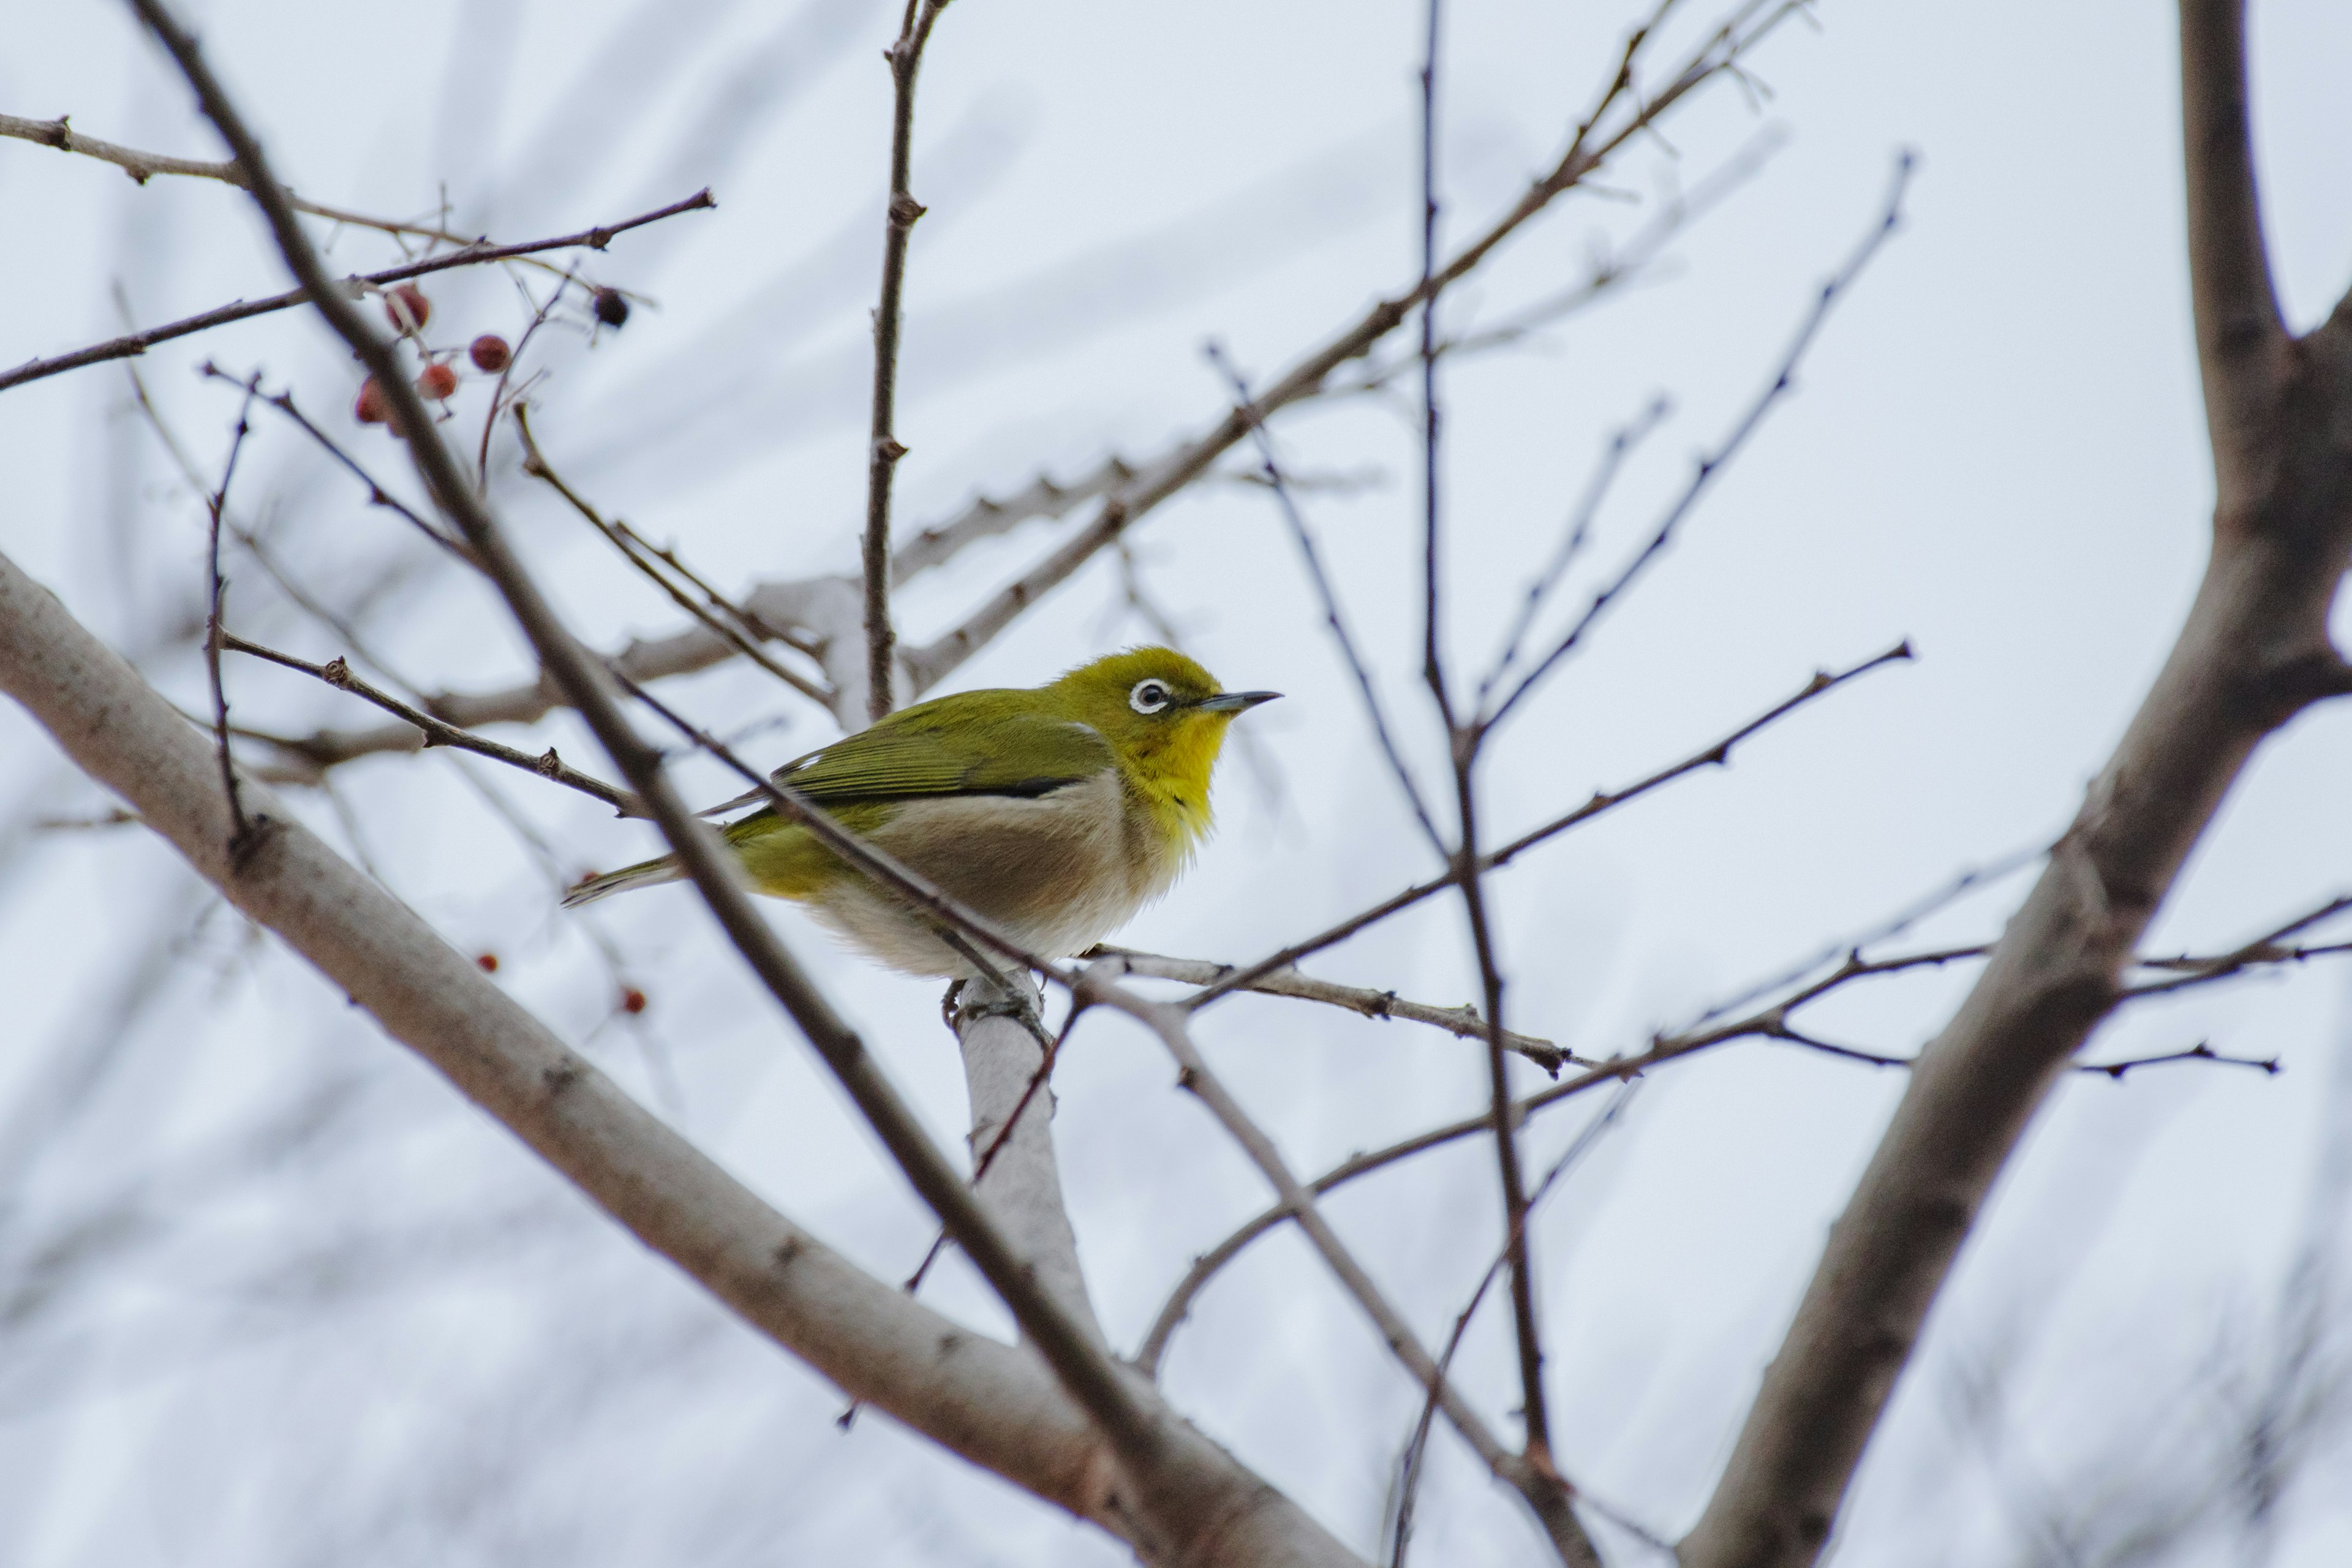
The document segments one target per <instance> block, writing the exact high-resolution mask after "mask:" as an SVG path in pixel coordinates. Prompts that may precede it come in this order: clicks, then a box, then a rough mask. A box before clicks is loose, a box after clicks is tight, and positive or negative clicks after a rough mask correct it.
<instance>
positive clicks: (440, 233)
mask: <svg viewBox="0 0 2352 1568" xmlns="http://www.w3.org/2000/svg"><path fill="white" fill-rule="evenodd" d="M0 136H9V137H15V138H16V140H18V141H22V142H37V143H38V144H40V145H41V146H44V147H54V148H56V149H57V150H58V152H60V153H76V154H78V155H79V156H81V157H84V158H95V159H97V160H98V161H99V162H100V163H111V164H113V165H114V166H115V167H116V168H118V169H121V171H122V172H123V173H124V174H129V175H130V176H131V180H132V182H133V183H134V184H142V185H143V184H146V183H147V182H148V181H149V180H151V179H153V178H154V177H155V176H156V175H158V174H178V175H184V176H186V177H188V178H191V179H198V180H218V181H219V182H221V183H222V184H228V185H235V186H236V187H238V188H239V189H244V188H246V184H245V171H244V170H242V169H240V168H238V167H237V166H236V163H235V162H234V161H232V160H229V159H223V160H221V161H220V162H218V163H207V162H205V161H204V160H203V159H199V158H175V157H173V156H172V155H170V154H169V153H145V152H142V151H140V150H139V149H138V148H135V147H125V146H121V144H119V143H117V142H101V141H100V140H99V139H98V138H97V137H95V136H85V135H83V134H82V133H81V132H79V131H76V130H75V129H74V128H73V126H72V123H71V121H70V117H68V116H67V115H62V114H61V115H59V116H58V118H56V119H55V120H20V119H18V118H16V116H14V115H9V114H0ZM286 201H287V205H289V206H291V207H292V208H293V209H294V210H295V211H296V212H299V213H307V214H309V215H310V216H312V217H322V218H326V219H328V220H329V221H331V222H333V223H338V224H344V225H348V226H351V227H353V228H372V229H374V230H376V231H377V232H378V233H382V234H389V235H395V236H401V237H410V238H415V239H429V240H434V241H436V242H438V243H440V244H444V245H458V246H471V245H484V244H487V243H488V241H487V240H486V239H485V238H483V237H480V236H478V235H464V234H453V233H451V232H450V231H449V230H448V229H446V228H443V227H438V226H434V225H432V224H420V223H411V222H408V221H406V220H404V219H401V218H388V217H376V216H373V215H372V214H369V213H362V212H353V211H352V210H351V209H350V208H348V207H332V206H329V205H326V204H325V203H324V202H314V201H310V200H309V199H307V198H305V197H302V196H299V195H295V194H294V193H293V192H292V191H289V192H287V193H286ZM534 265H537V266H545V265H546V263H544V262H537V263H534Z"/></svg>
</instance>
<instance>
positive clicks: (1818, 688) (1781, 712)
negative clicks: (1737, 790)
mask: <svg viewBox="0 0 2352 1568" xmlns="http://www.w3.org/2000/svg"><path fill="white" fill-rule="evenodd" d="M1909 658H1911V645H1910V644H1909V643H1908V642H1901V643H1897V644H1896V645H1895V647H1891V648H1889V649H1887V650H1886V651H1885V653H1882V654H1880V655H1878V656H1877V657H1876V658H1869V659H1865V660H1864V661H1863V662H1862V663H1860V664H1857V665H1854V666H1852V667H1851V668H1846V669H1842V670H1839V671H1838V672H1837V673H1835V674H1832V673H1830V672H1829V671H1827V670H1819V671H1816V672H1815V673H1814V675H1813V678H1812V679H1811V680H1809V681H1807V682H1806V683H1805V685H1804V686H1803V688H1802V689H1800V690H1798V691H1797V692H1796V693H1795V694H1794V695H1793V696H1790V697H1789V698H1786V699H1784V700H1781V701H1780V702H1778V703H1776V704H1774V705H1773V706H1772V707H1770V708H1769V709H1767V710H1765V711H1763V712H1762V713H1759V714H1758V715H1757V716H1756V717H1755V718H1753V719H1750V720H1749V721H1748V722H1747V723H1745V724H1742V725H1741V726H1739V728H1738V729H1737V730H1734V731H1731V732H1730V733H1729V734H1727V735H1726V736H1724V737H1723V739H1721V740H1719V741H1717V742H1715V743H1714V744H1713V745H1711V746H1709V747H1707V748H1706V750H1705V751H1703V752H1694V753H1692V754H1691V755H1690V756H1687V757H1685V758H1684V759H1683V760H1682V761H1681V762H1678V763H1673V764H1671V765H1669V766H1667V767H1664V768H1661V769H1659V770H1658V771H1657V772H1656V773H1652V774H1651V775H1650V776H1649V777H1647V778H1644V779H1642V780H1640V781H1638V782H1636V783H1634V784H1627V785H1625V786H1624V787H1623V788H1622V789H1618V790H1613V791H1596V792H1595V793H1594V795H1593V796H1592V798H1591V800H1589V801H1586V802H1585V803H1584V804H1583V805H1580V806H1578V807H1577V808H1576V809H1575V810H1574V811H1571V812H1570V813H1568V814H1567V815H1566V816H1559V817H1555V818H1554V819H1553V820H1551V821H1550V822H1548V823H1546V824H1544V825H1543V826H1541V827H1538V828H1535V829H1533V830H1531V831H1529V832H1528V833H1524V834H1521V835H1520V836H1519V837H1517V838H1515V839H1513V840H1511V842H1509V843H1508V844H1506V845H1504V846H1503V847H1501V848H1499V849H1497V850H1496V851H1495V852H1494V853H1493V854H1491V855H1488V856H1486V857H1485V858H1484V859H1483V860H1482V861H1481V862H1480V869H1482V870H1491V869H1493V868H1495V867H1497V866H1504V865H1507V864H1509V863H1510V861H1511V860H1512V858H1514V857H1516V856H1517V855H1519V854H1521V853H1523V852H1525V851H1527V850H1528V849H1532V848H1534V847H1536V846H1537V845H1538V844H1541V843H1543V842H1544V841H1545V840H1546V839H1549V838H1552V837H1558V836H1559V834H1562V833H1565V832H1567V831H1568V830H1569V829H1570V828H1572V827H1576V826H1580V825H1582V824H1584V823H1587V822H1590V821H1591V820H1592V819H1593V818H1594V817H1596V816H1601V815H1603V814H1604V813H1607V812H1610V811H1613V810H1615V809H1616V808H1617V807H1618V806H1621V805H1625V804H1626V803H1627V802H1629V801H1633V800H1638V799H1640V798H1641V797H1642V796H1643V795H1648V794H1650V793H1651V792H1653V791H1654V790H1657V789H1661V788H1663V787H1664V786H1665V785H1666V784H1672V783H1673V782H1674V781H1675V780H1676V779H1678V778H1681V777H1682V776H1683V775H1684V774H1685V773H1696V772H1697V771H1698V770H1699V769H1701V768H1706V767H1721V766H1724V765H1725V764H1727V763H1729V762H1730V760H1731V753H1732V752H1733V750H1734V749H1735V748H1737V747H1738V745H1739V743H1740V742H1743V741H1745V740H1747V739H1748V737H1749V736H1751V735H1754V734H1755V733H1757V732H1758V731H1760V730H1764V729H1766V728H1768V727H1769V726H1770V725H1772V724H1773V723H1775V722H1776V721H1779V720H1780V719H1782V718H1785V717H1786V716H1787V715H1789V714H1790V713H1793V712H1795V711H1796V710H1798V709H1800V708H1802V707H1803V706H1805V705H1806V704H1807V703H1809V702H1811V701H1812V700H1814V699H1816V698H1818V697H1822V696H1823V695H1825V694H1827V693H1829V692H1831V691H1833V690H1835V689H1837V688H1839V687H1841V686H1843V685H1844V684H1845V683H1846V682H1848V681H1850V680H1854V679H1859V678H1861V677H1862V676H1864V675H1867V674H1869V673H1870V672H1871V671H1872V670H1874V669H1877V668H1881V667H1882V666H1885V665H1889V664H1897V663H1902V662H1905V661H1906V660H1908V659H1909ZM1452 886H1454V876H1453V874H1452V873H1450V872H1449V873H1448V874H1447V875H1445V876H1443V877H1439V878H1435V879H1432V880H1430V881H1426V882H1417V883H1415V884H1414V885H1413V886H1412V887H1410V888H1407V889H1405V890H1404V891H1402V892H1401V893H1397V894H1394V895H1392V896H1391V897H1390V898H1387V899H1384V900H1381V902H1380V903H1377V904H1375V905H1373V906H1372V907H1371V908H1370V909H1369V910H1364V911H1362V912H1361V913H1360V914H1355V915H1350V916H1349V917H1348V919H1346V920H1344V921H1340V922H1339V924H1338V925H1335V926H1332V927H1330V928H1329V929H1328V930H1327V931H1321V932H1319V933H1318V934H1317V935H1315V936H1311V937H1308V938H1307V940H1306V941H1304V942H1294V943H1292V944H1291V945H1290V946H1288V947H1286V948H1284V949H1282V950H1281V951H1280V952H1274V953H1269V954H1268V955H1267V956H1265V958H1262V959H1260V960H1258V961H1257V962H1256V963H1252V964H1247V965H1244V967H1243V968H1241V969H1239V970H1236V971H1235V972H1234V973H1232V974H1230V975H1228V976H1226V977H1225V978H1224V979H1223V980H1220V981H1218V982H1217V983H1216V984H1213V985H1210V986H1208V987H1206V988H1205V989H1203V990H1202V992H1201V994H1199V995H1197V996H1194V997H1192V999H1191V1001H1190V1002H1189V1003H1188V1004H1187V1005H1190V1006H1193V1007H1200V1006H1205V1005H1208V1004H1209V1003H1211V1002H1213V1001H1215V1000H1216V999H1217V998H1218V997H1220V996H1223V995H1224V994H1226V993H1227V992H1230V991H1238V990H1241V989H1243V988H1244V987H1246V986H1248V985H1250V984H1254V983H1255V982H1256V981H1259V980H1262V979H1264V978H1265V976H1266V975H1269V974H1271V973H1274V972H1275V971H1276V970H1278V969H1283V968H1286V967H1288V966H1289V965H1291V964H1294V963H1297V962H1298V961H1299V960H1300V959H1302V958H1304V957H1306V956H1307V954H1308V953H1311V952H1321V951H1322V950H1323V949H1325V948H1327V947H1330V946H1332V945H1333V944H1335V943H1337V942H1345V941H1346V940H1347V939H1348V938H1349V937H1351V936H1353V935H1355V934H1356V933H1357V932H1358V931H1362V930H1364V929H1365V928H1366V927H1367V926H1370V925H1374V924H1377V923H1378V922H1380V921H1384V920H1386V919H1388V918H1389V917H1390V916H1391V915H1393V914H1395V913H1396V912H1398V911H1399V910H1406V909H1410V908H1412V906H1413V905H1415V904H1417V903H1419V902H1421V901H1422V900H1423V899H1426V898H1428V897H1430V896H1431V895H1432V894H1433V893H1439V892H1443V891H1444V889H1447V888H1450V887H1452Z"/></svg>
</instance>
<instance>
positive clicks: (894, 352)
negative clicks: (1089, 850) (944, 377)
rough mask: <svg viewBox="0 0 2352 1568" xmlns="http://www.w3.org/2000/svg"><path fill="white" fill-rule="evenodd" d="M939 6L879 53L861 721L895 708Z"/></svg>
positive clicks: (919, 5) (910, 7)
mask: <svg viewBox="0 0 2352 1568" xmlns="http://www.w3.org/2000/svg"><path fill="white" fill-rule="evenodd" d="M946 4H947V0H907V15H906V20H905V21H904V22H903V23H901V24H900V26H899V28H898V42H896V43H894V44H892V45H891V46H890V47H889V48H887V50H885V51H884V52H883V57H882V58H884V59H885V60H887V62H889V66H890V85H891V91H892V101H891V115H890V200H889V202H888V204H887V209H886V212H885V215H884V218H885V223H884V227H883V231H882V297H881V301H880V303H879V304H877V306H876V307H875V310H874V419H873V428H872V436H871V439H870V440H869V441H868V443H867V447H866V535H865V539H864V541H863V542H862V547H861V549H860V552H859V559H860V562H861V564H862V567H863V571H864V575H865V579H866V718H867V719H868V720H878V719H881V718H884V717H886V716H887V714H888V713H889V711H890V710H891V709H892V708H893V707H895V706H896V705H897V704H896V696H897V693H896V690H895V689H896V687H897V685H898V678H897V675H898V672H897V669H896V667H895V664H894V661H893V658H892V649H893V648H895V647H897V645H898V634H897V633H895V632H894V631H892V630H891V627H890V481H891V479H892V477H893V476H895V475H896V474H897V473H898V459H899V458H903V457H905V456H906V455H907V448H906V447H904V446H903V445H902V444H900V442H899V440H898V432H897V431H896V430H895V429H894V428H893V426H894V423H895V419H896V416H897V412H898V329H899V326H900V324H901V321H902V315H903V312H902V311H901V310H900V309H899V303H898V302H899V299H900V297H901V296H902V294H903V293H904V292H905V289H906V283H907V242H908V239H909V238H910V237H912V236H913V233H914V229H915V220H916V219H918V218H919V217H921V216H923V207H922V204H921V203H919V202H918V201H917V200H915V193H914V189H913V179H914V173H913V166H914V157H915V147H914V143H915V80H916V77H917V75H918V73H919V71H920V70H921V69H922V64H923V48H924V46H926V45H928V44H929V42H930V41H931V28H932V27H933V26H935V25H937V23H938V22H939V19H940V10H941V9H942V8H943V7H944V6H945V5H946Z"/></svg>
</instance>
